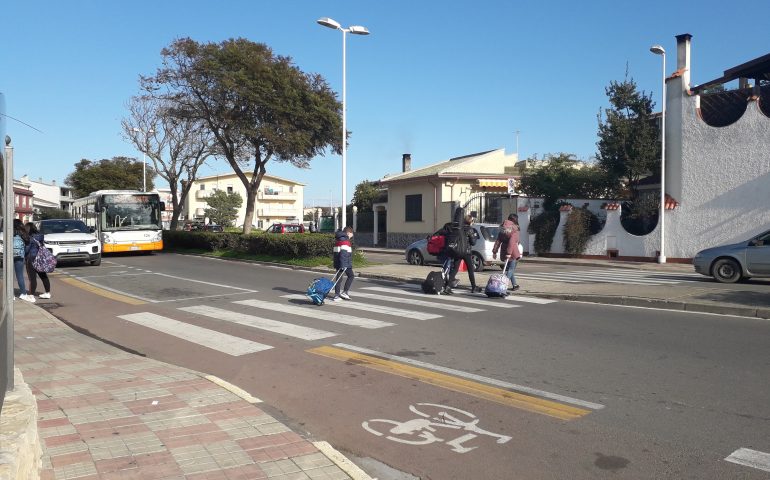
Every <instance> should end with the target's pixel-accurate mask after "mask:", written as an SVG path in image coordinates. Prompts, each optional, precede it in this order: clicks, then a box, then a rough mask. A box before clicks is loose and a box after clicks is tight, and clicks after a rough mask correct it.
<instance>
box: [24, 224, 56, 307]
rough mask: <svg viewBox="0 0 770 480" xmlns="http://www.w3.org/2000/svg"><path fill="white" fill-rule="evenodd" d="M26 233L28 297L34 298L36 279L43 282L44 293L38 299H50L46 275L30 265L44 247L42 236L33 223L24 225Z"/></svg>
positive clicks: (49, 283)
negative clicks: (38, 278)
mask: <svg viewBox="0 0 770 480" xmlns="http://www.w3.org/2000/svg"><path fill="white" fill-rule="evenodd" d="M26 228H27V233H28V234H29V247H27V262H26V263H27V276H28V277H29V290H30V292H32V293H31V294H30V295H31V296H32V297H33V298H34V295H35V291H36V290H37V277H38V276H39V277H40V280H42V281H43V288H45V293H41V294H40V298H51V281H50V280H48V274H47V273H45V272H38V271H37V270H35V267H34V266H33V265H32V263H33V262H34V261H35V257H37V253H38V252H39V251H40V249H41V248H46V247H45V242H44V240H43V239H44V236H43V234H42V233H40V231H38V229H37V227H36V226H35V224H34V223H32V222H28V223H27V225H26Z"/></svg>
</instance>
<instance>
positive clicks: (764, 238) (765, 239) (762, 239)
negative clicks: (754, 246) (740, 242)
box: [755, 232, 770, 245]
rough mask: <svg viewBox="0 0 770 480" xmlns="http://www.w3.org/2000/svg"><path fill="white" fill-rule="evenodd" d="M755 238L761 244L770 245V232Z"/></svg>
mask: <svg viewBox="0 0 770 480" xmlns="http://www.w3.org/2000/svg"><path fill="white" fill-rule="evenodd" d="M755 240H756V242H757V243H758V244H759V245H770V232H765V233H763V234H761V235H760V236H758V237H756V239H755Z"/></svg>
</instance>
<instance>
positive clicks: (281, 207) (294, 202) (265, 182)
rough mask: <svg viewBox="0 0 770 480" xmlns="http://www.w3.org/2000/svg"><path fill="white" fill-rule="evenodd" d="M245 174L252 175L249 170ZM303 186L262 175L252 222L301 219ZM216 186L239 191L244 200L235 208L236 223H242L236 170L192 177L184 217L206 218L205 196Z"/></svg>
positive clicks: (265, 224)
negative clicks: (236, 209) (195, 178)
mask: <svg viewBox="0 0 770 480" xmlns="http://www.w3.org/2000/svg"><path fill="white" fill-rule="evenodd" d="M246 177H247V178H249V179H251V175H250V174H248V173H247V174H246ZM304 187H305V184H303V183H299V182H295V181H293V180H287V179H285V178H280V177H276V176H273V175H265V176H264V177H262V183H261V184H260V186H259V191H258V192H257V198H256V202H255V205H254V218H253V225H254V226H255V227H256V228H259V229H265V228H268V227H270V225H272V224H274V223H301V222H302V213H303V205H304ZM217 190H222V191H225V192H228V193H238V194H240V195H241V198H243V204H242V205H241V208H240V209H239V210H238V220H236V225H238V226H239V225H243V223H244V222H243V220H244V217H245V215H246V188H245V187H244V186H243V182H241V179H240V178H238V176H237V175H236V174H235V173H225V174H220V175H211V176H209V177H202V178H198V179H197V180H195V182H193V184H192V187H191V188H190V193H189V194H188V195H187V199H186V201H185V208H184V211H183V215H184V219H185V220H186V221H205V216H206V213H205V211H206V208H208V204H207V203H206V198H207V197H208V196H209V195H211V192H215V191H217Z"/></svg>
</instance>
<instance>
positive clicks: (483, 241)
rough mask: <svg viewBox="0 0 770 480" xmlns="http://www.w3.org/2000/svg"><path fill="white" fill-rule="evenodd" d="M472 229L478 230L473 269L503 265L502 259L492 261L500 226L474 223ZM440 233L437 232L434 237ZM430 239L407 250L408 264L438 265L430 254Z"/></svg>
mask: <svg viewBox="0 0 770 480" xmlns="http://www.w3.org/2000/svg"><path fill="white" fill-rule="evenodd" d="M471 228H473V229H474V230H476V235H477V240H476V245H474V246H473V247H471V254H472V255H473V268H474V270H475V271H477V272H481V271H483V270H484V267H485V266H487V265H502V264H503V262H501V261H500V257H499V256H498V258H497V259H495V260H493V259H492V247H494V245H495V239H497V234H498V232H499V231H500V226H499V225H497V224H492V223H474V224H473V225H471ZM438 233H440V232H436V233H435V234H434V235H436V234H438ZM428 238H430V235H429V236H428V237H426V238H424V239H422V240H417V241H416V242H414V243H412V244H411V245H409V246H408V247H406V250H405V256H406V261H407V263H409V264H411V265H424V264H426V263H438V259H437V258H436V256H435V255H431V254H430V253H428Z"/></svg>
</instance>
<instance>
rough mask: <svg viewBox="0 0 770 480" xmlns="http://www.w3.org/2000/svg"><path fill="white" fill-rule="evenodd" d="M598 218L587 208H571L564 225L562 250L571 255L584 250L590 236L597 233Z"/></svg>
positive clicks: (578, 253)
mask: <svg viewBox="0 0 770 480" xmlns="http://www.w3.org/2000/svg"><path fill="white" fill-rule="evenodd" d="M597 225H599V218H598V217H597V216H596V215H594V213H593V212H591V211H589V210H588V209H587V208H573V209H572V212H571V213H570V214H569V216H568V217H567V222H566V223H565V224H564V249H565V250H566V251H567V253H569V254H572V255H580V254H581V253H583V250H585V247H586V244H587V243H588V240H589V239H590V238H591V235H593V234H595V233H598V231H595V230H596V228H597V227H596V226H597Z"/></svg>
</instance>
